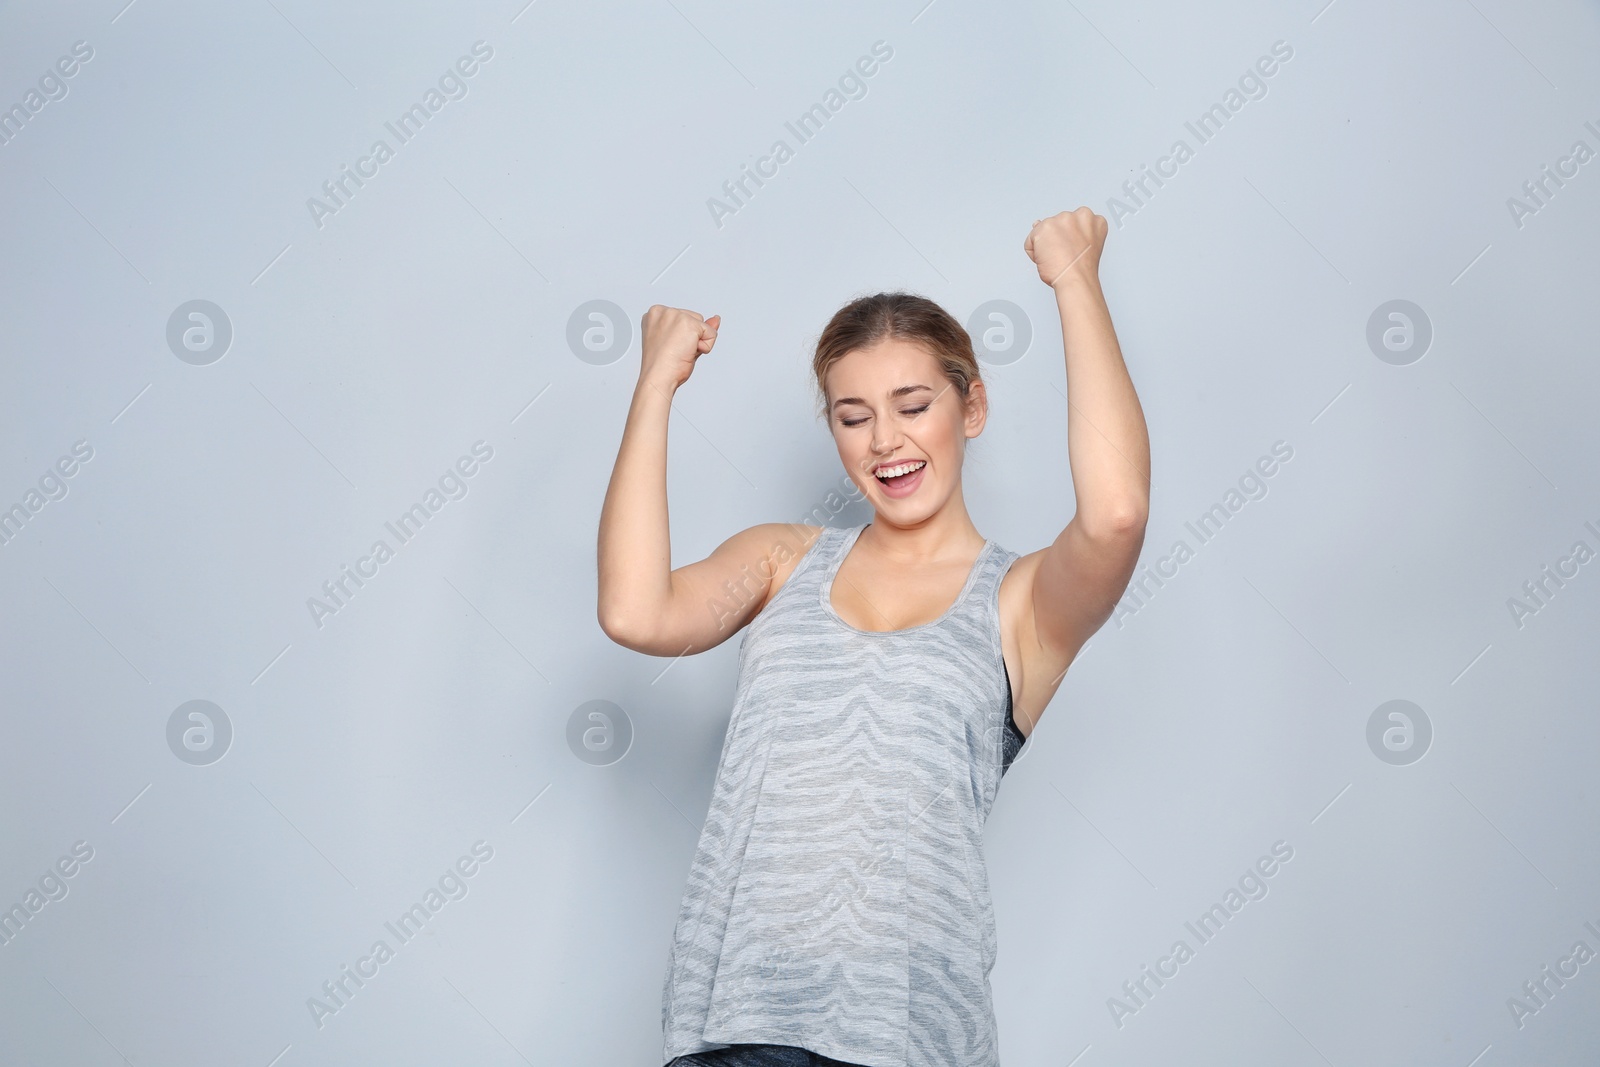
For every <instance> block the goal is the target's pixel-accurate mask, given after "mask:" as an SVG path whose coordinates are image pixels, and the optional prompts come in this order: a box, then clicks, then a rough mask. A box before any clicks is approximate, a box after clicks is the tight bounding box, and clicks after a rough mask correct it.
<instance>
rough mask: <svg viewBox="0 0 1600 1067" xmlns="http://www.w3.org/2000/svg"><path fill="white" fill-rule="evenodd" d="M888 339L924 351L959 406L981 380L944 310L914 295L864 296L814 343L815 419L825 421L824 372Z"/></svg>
mask: <svg viewBox="0 0 1600 1067" xmlns="http://www.w3.org/2000/svg"><path fill="white" fill-rule="evenodd" d="M891 337H892V338H898V339H900V340H903V341H913V342H916V343H918V344H920V345H922V347H923V348H925V349H927V350H928V352H929V353H930V354H931V355H932V356H933V358H934V359H936V360H938V361H939V366H940V368H941V369H942V370H943V371H944V375H945V377H946V378H947V379H949V381H950V384H952V385H954V386H955V387H956V392H957V393H959V394H960V395H961V400H962V402H963V403H965V402H966V400H967V395H968V391H969V389H970V387H971V385H972V383H973V382H975V381H980V380H981V379H982V376H981V375H980V374H979V373H978V360H977V357H976V356H975V355H973V352H972V338H971V337H970V336H969V335H968V334H967V331H966V328H965V327H963V326H962V325H961V323H959V322H957V321H956V320H955V318H954V317H953V316H952V315H951V314H950V313H949V312H948V311H946V310H945V309H944V308H942V307H940V306H939V305H938V304H935V303H934V302H933V301H932V300H929V299H928V298H927V297H924V296H917V295H916V294H915V293H905V292H894V293H877V294H875V295H873V296H863V297H860V298H859V299H856V300H852V301H850V303H848V304H846V305H845V306H844V307H842V308H840V309H839V310H838V311H836V312H834V315H833V318H832V319H830V320H828V325H827V326H826V327H824V328H823V331H822V335H821V336H820V337H819V338H817V352H816V355H815V356H813V357H812V360H811V370H812V372H813V373H814V374H815V376H816V386H817V397H818V401H819V404H820V406H821V410H820V411H819V412H818V414H819V415H822V416H824V417H825V416H826V415H827V413H828V390H827V387H826V385H825V382H826V381H827V376H828V368H829V367H831V366H833V365H834V364H835V363H837V362H839V360H841V359H843V358H844V357H845V356H847V355H849V354H850V353H851V352H854V351H855V350H856V349H858V348H869V347H871V346H872V345H875V344H877V343H878V342H879V341H882V340H884V339H885V338H891Z"/></svg>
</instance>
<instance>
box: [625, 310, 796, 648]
mask: <svg viewBox="0 0 1600 1067" xmlns="http://www.w3.org/2000/svg"><path fill="white" fill-rule="evenodd" d="M720 319H721V317H720V316H717V315H713V316H711V318H709V319H702V318H701V317H700V316H699V315H698V314H696V313H695V312H693V311H685V310H683V309H681V308H669V307H663V306H661V305H659V304H657V305H654V306H652V307H651V308H650V309H649V310H648V311H646V312H645V315H644V322H643V329H642V330H641V335H642V339H641V342H640V345H641V350H642V356H641V359H640V364H639V382H638V384H637V386H635V388H634V392H633V403H632V405H631V406H630V407H629V409H628V422H627V426H626V427H625V428H624V430H623V432H622V447H621V448H620V449H619V450H618V452H617V462H616V466H615V467H614V468H613V469H612V471H611V484H610V486H609V487H608V488H607V489H606V498H605V504H604V505H603V507H602V508H601V511H600V533H599V540H598V546H597V556H598V564H599V567H598V569H599V597H598V602H597V615H598V617H599V622H600V628H601V629H602V630H604V631H605V634H606V636H607V637H609V638H611V639H612V640H613V641H615V642H617V643H618V644H619V645H622V646H624V647H626V648H631V649H633V650H634V651H636V652H644V653H647V654H649V655H653V656H679V655H685V654H692V653H696V652H704V651H705V650H706V649H709V648H713V647H715V646H717V645H719V644H721V643H722V642H723V641H726V640H727V639H728V638H729V637H731V636H732V635H733V634H734V633H736V632H737V631H738V630H739V629H740V627H742V626H744V624H745V623H747V622H748V621H749V620H750V618H751V617H752V616H753V615H754V614H755V613H756V612H757V611H759V610H760V609H761V607H762V605H763V604H765V602H766V598H767V595H768V592H769V589H770V585H771V579H772V576H773V574H774V572H775V570H776V569H777V567H778V566H779V565H781V561H782V560H785V559H788V558H790V557H791V556H792V554H793V553H794V551H796V549H797V548H798V550H799V551H804V548H803V546H804V545H805V544H808V543H809V539H810V538H811V537H814V534H811V533H809V532H808V531H807V529H806V528H804V527H788V526H785V525H783V524H782V523H765V524H762V525H760V526H753V527H751V528H750V529H748V530H744V531H742V532H740V533H737V534H735V535H734V536H733V537H730V538H729V539H728V540H726V541H724V542H723V543H722V544H721V545H719V546H717V548H716V550H715V551H713V552H712V553H711V555H710V556H708V557H707V558H706V559H703V560H700V561H699V562H696V563H692V564H689V565H687V566H684V567H680V568H679V569H678V570H676V571H674V570H673V569H672V544H671V539H670V536H669V531H668V522H667V423H668V420H669V418H670V416H671V414H672V397H673V395H674V394H675V393H676V392H677V390H678V387H679V386H681V385H683V383H684V382H686V381H688V380H689V375H690V374H691V373H693V371H694V365H695V361H696V360H697V359H698V358H699V357H700V356H701V355H704V354H705V353H707V352H710V351H711V348H712V346H713V345H715V344H716V340H717V329H718V327H719V326H720V325H721V321H720Z"/></svg>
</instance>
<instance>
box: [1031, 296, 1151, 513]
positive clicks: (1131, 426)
mask: <svg viewBox="0 0 1600 1067" xmlns="http://www.w3.org/2000/svg"><path fill="white" fill-rule="evenodd" d="M1052 288H1054V289H1055V293H1056V307H1057V308H1058V309H1059V310H1060V312H1061V335H1062V341H1063V344H1064V346H1065V351H1066V360H1067V402H1068V409H1067V451H1068V457H1069V459H1068V461H1069V463H1070V465H1071V469H1072V486H1073V492H1074V493H1075V495H1076V497H1077V509H1078V510H1077V516H1076V517H1077V519H1078V520H1079V521H1080V525H1081V526H1082V527H1083V528H1085V529H1088V530H1091V531H1096V532H1098V531H1113V530H1115V529H1117V528H1118V527H1119V526H1120V525H1122V524H1124V523H1127V522H1129V521H1132V520H1142V519H1143V518H1144V517H1145V515H1146V513H1147V511H1148V508H1149V503H1150V437H1149V432H1148V430H1147V429H1146V427H1145V421H1144V411H1143V409H1142V408H1141V407H1140V406H1139V397H1138V394H1137V393H1136V392H1135V391H1134V388H1133V380H1132V379H1131V378H1130V377H1129V376H1128V368H1127V366H1126V365H1125V364H1124V363H1123V361H1122V349H1121V347H1120V346H1119V345H1118V344H1117V335H1116V331H1115V330H1114V329H1113V328H1112V325H1111V312H1110V309H1109V308H1107V307H1106V300H1105V294H1104V293H1103V292H1102V290H1101V288H1100V281H1099V278H1098V277H1097V276H1095V275H1092V274H1082V273H1079V272H1078V271H1075V270H1069V271H1067V272H1066V273H1065V274H1064V275H1062V276H1061V278H1060V279H1059V280H1058V281H1057V283H1056V284H1055V285H1054V286H1053V287H1052Z"/></svg>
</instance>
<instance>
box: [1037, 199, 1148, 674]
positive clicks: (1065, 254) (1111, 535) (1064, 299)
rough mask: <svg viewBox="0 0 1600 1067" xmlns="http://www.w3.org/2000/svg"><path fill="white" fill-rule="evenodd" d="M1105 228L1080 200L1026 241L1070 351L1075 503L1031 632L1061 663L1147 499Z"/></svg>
mask: <svg viewBox="0 0 1600 1067" xmlns="http://www.w3.org/2000/svg"><path fill="white" fill-rule="evenodd" d="M1106 231H1107V225H1106V220H1105V219H1104V218H1102V217H1101V216H1099V215H1096V214H1095V213H1094V212H1093V211H1091V210H1090V209H1089V208H1087V207H1080V208H1078V209H1077V210H1076V211H1063V212H1061V213H1060V214H1058V215H1054V216H1052V217H1050V218H1048V219H1042V220H1040V221H1039V222H1036V223H1034V226H1033V229H1032V230H1031V231H1029V233H1028V238H1027V240H1026V241H1025V242H1024V244H1023V248H1024V250H1025V251H1026V252H1027V253H1028V256H1029V258H1031V259H1032V260H1033V261H1034V263H1035V264H1037V265H1038V268H1039V278H1040V280H1042V281H1044V282H1045V283H1046V284H1047V285H1049V286H1050V287H1051V288H1052V289H1053V290H1055V295H1056V307H1057V308H1058V309H1059V310H1060V312H1061V334H1062V339H1063V343H1064V346H1065V351H1066V361H1067V404H1068V408H1067V455H1068V461H1069V463H1070V464H1071V469H1072V487H1073V492H1074V494H1075V495H1076V498H1077V510H1076V512H1075V513H1074V514H1073V516H1072V519H1071V521H1069V522H1068V523H1067V525H1066V528H1065V529H1063V530H1062V531H1061V534H1060V535H1059V536H1058V537H1057V538H1056V539H1055V541H1054V542H1053V543H1052V544H1051V545H1050V547H1048V548H1046V549H1044V550H1043V551H1042V552H1041V553H1038V556H1039V560H1038V566H1037V570H1036V571H1035V574H1034V579H1033V583H1032V600H1033V605H1032V607H1033V612H1032V614H1033V631H1034V637H1035V640H1036V641H1037V643H1038V645H1039V647H1040V648H1041V649H1043V650H1045V651H1046V652H1047V653H1049V654H1050V655H1051V658H1053V659H1056V660H1058V661H1059V669H1060V670H1061V671H1065V669H1066V667H1067V664H1068V663H1070V662H1071V660H1072V658H1073V657H1074V656H1076V655H1077V652H1078V649H1079V648H1081V647H1082V645H1083V644H1084V642H1086V641H1087V640H1088V639H1089V638H1090V637H1091V636H1092V635H1093V634H1094V632H1095V631H1096V630H1098V629H1099V628H1100V627H1101V625H1102V624H1104V623H1105V621H1106V619H1108V618H1109V617H1110V616H1111V612H1112V611H1113V610H1114V609H1115V607H1116V603H1117V600H1118V598H1120V597H1121V596H1122V593H1123V591H1124V590H1125V589H1126V588H1127V584H1128V579H1129V577H1130V576H1131V575H1132V574H1133V568H1134V566H1135V564H1136V563H1137V562H1138V559H1139V550H1140V548H1141V547H1142V546H1143V544H1144V529H1145V520H1146V518H1147V517H1148V515H1149V507H1150V437H1149V434H1148V432H1147V431H1146V428H1145V422H1144V412H1143V410H1142V409H1141V408H1140V407H1139V397H1138V395H1137V394H1136V393H1135V392H1134V388H1133V381H1132V380H1131V379H1130V378H1129V377H1128V368H1127V367H1126V366H1125V365H1124V364H1123V362H1122V349H1121V348H1120V347H1119V346H1118V344H1117V335H1116V331H1115V330H1114V329H1112V326H1111V312H1110V311H1109V309H1107V307H1106V301H1105V294H1104V293H1102V292H1101V289H1100V251H1101V249H1102V248H1103V247H1104V246H1105V239H1106ZM1054 681H1055V683H1059V682H1060V678H1059V676H1057V677H1056V678H1055V679H1054ZM1050 689H1051V691H1053V690H1054V685H1051V686H1050Z"/></svg>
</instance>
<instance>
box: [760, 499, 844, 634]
mask: <svg viewBox="0 0 1600 1067" xmlns="http://www.w3.org/2000/svg"><path fill="white" fill-rule="evenodd" d="M830 529H831V527H827V526H814V525H812V524H810V523H803V522H766V523H762V524H761V525H759V526H752V527H750V529H748V530H746V531H744V533H745V535H748V536H749V537H750V538H751V540H752V542H753V544H754V545H756V546H759V551H760V554H761V561H762V562H761V570H760V573H761V575H762V577H765V578H767V579H768V580H767V595H766V597H765V598H763V599H762V601H761V603H760V605H758V606H757V608H756V613H757V614H760V612H761V611H762V609H764V608H765V607H766V606H767V605H768V604H770V603H772V600H773V598H774V597H776V596H777V595H778V591H779V590H780V589H782V588H783V585H784V583H785V582H787V581H788V580H789V576H790V575H792V574H793V573H794V572H795V570H796V568H798V567H799V566H800V561H801V560H803V559H805V558H806V555H807V554H808V553H809V552H810V551H811V549H812V547H813V546H815V545H816V544H817V542H818V541H820V540H822V539H823V538H824V537H825V536H827V534H828V532H829V530H830Z"/></svg>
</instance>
